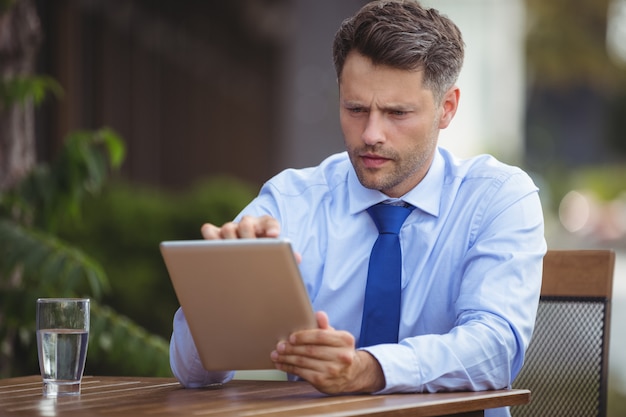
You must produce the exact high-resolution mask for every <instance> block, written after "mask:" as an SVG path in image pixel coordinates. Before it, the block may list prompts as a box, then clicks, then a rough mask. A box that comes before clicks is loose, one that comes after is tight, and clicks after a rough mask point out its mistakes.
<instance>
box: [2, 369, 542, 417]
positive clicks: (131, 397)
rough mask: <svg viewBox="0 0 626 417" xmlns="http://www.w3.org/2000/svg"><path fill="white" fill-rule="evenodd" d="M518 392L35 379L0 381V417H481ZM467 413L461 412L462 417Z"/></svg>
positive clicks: (520, 398) (511, 401)
mask: <svg viewBox="0 0 626 417" xmlns="http://www.w3.org/2000/svg"><path fill="white" fill-rule="evenodd" d="M529 401H530V391H528V390H521V389H512V390H501V391H484V392H450V393H437V394H393V395H340V396H328V395H324V394H322V393H320V392H318V391H316V390H315V389H314V388H313V387H312V386H311V385H310V384H308V383H306V382H287V381H244V380H236V381H231V382H229V383H227V384H224V385H216V386H213V387H208V388H202V389H184V388H182V387H181V386H180V384H179V383H178V382H177V381H176V380H175V379H173V378H146V377H110V376H108V377H96V376H86V377H84V378H83V382H82V389H81V394H80V395H79V396H73V397H59V398H56V399H55V398H46V397H43V395H42V391H41V377H40V376H28V377H18V378H9V379H0V416H3V417H12V416H15V417H21V416H81V417H90V416H111V417H112V416H128V417H130V416H133V417H135V416H147V415H150V416H156V417H167V416H282V417H296V416H298V417H300V416H333V417H342V416H346V417H347V416H362V415H369V416H372V415H373V416H409V415H411V416H442V415H448V414H458V415H468V416H480V415H483V413H482V410H484V409H487V408H496V407H504V406H511V405H521V404H526V403H528V402H529ZM462 413H467V414H462Z"/></svg>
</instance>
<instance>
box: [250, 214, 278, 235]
mask: <svg viewBox="0 0 626 417" xmlns="http://www.w3.org/2000/svg"><path fill="white" fill-rule="evenodd" d="M255 232H256V235H257V236H258V237H278V236H279V235H280V224H279V223H278V220H276V219H275V218H273V217H272V216H268V215H265V216H263V217H260V218H259V222H258V223H257V229H256V231H255Z"/></svg>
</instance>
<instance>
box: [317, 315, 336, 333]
mask: <svg viewBox="0 0 626 417" xmlns="http://www.w3.org/2000/svg"><path fill="white" fill-rule="evenodd" d="M315 319H316V320H317V327H319V328H320V329H329V330H333V328H332V327H331V325H330V320H328V314H326V312H324V311H318V312H316V313H315Z"/></svg>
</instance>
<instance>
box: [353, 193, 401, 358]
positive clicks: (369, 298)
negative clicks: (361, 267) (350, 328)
mask: <svg viewBox="0 0 626 417" xmlns="http://www.w3.org/2000/svg"><path fill="white" fill-rule="evenodd" d="M412 210H413V207H412V206H410V207H404V206H394V205H390V204H377V205H375V206H372V207H370V208H369V209H367V212H368V213H369V215H370V216H371V217H372V220H374V223H375V224H376V227H377V228H378V233H379V235H378V239H376V242H375V243H374V247H373V248H372V253H371V255H370V262H369V270H368V273H367V286H366V288H365V303H364V305H363V321H362V324H361V337H360V338H359V347H365V346H371V345H377V344H380V343H398V327H399V325H400V290H401V278H402V253H401V250H400V239H399V237H398V233H399V232H400V228H401V227H402V224H403V223H404V221H405V220H406V218H407V217H408V215H409V214H411V211H412Z"/></svg>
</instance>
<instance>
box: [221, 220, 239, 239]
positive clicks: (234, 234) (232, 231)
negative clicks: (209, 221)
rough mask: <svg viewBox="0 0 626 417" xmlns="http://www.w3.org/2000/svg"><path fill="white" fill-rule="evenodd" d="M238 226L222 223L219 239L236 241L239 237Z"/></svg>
mask: <svg viewBox="0 0 626 417" xmlns="http://www.w3.org/2000/svg"><path fill="white" fill-rule="evenodd" d="M238 229H239V224H238V223H235V222H228V223H224V225H223V226H222V227H221V228H220V238H221V239H237V238H238V237H239V235H238V234H239V232H238Z"/></svg>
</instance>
